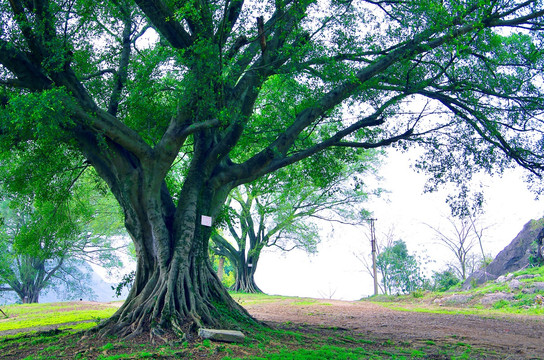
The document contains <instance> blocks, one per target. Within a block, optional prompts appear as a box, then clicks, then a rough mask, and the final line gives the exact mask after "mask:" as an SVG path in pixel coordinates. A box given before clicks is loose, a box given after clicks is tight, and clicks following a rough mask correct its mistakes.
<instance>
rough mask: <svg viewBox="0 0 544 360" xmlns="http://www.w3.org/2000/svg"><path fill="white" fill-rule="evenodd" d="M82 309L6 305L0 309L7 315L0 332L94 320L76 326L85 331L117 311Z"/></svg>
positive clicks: (76, 306) (59, 305) (57, 306)
mask: <svg viewBox="0 0 544 360" xmlns="http://www.w3.org/2000/svg"><path fill="white" fill-rule="evenodd" d="M71 304H73V303H71ZM84 309H85V306H84V305H78V304H75V305H69V306H67V305H62V304H61V303H45V304H23V305H7V306H4V307H2V310H4V312H5V313H6V314H7V315H8V318H7V319H4V318H2V319H0V331H4V330H16V329H24V328H35V327H38V326H48V325H57V324H64V323H71V322H80V321H93V320H95V323H93V322H91V323H89V324H77V328H78V329H85V328H89V327H92V326H94V325H96V322H98V321H99V320H100V319H106V318H109V317H110V316H111V315H113V313H114V312H115V311H116V310H117V307H115V306H111V307H105V306H104V307H103V308H100V309H97V310H84ZM70 327H74V325H70Z"/></svg>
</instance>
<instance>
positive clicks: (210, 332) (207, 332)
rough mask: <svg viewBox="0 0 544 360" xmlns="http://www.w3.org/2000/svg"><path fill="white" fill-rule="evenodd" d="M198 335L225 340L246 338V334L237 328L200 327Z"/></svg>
mask: <svg viewBox="0 0 544 360" xmlns="http://www.w3.org/2000/svg"><path fill="white" fill-rule="evenodd" d="M198 336H200V337H201V338H203V339H210V340H214V341H223V342H244V339H245V335H244V334H243V333H242V332H241V331H237V330H216V329H199V330H198Z"/></svg>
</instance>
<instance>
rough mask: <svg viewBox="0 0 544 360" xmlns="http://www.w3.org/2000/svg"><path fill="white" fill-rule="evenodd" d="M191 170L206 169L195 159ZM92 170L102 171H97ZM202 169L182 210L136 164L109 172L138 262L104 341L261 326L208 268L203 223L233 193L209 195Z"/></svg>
mask: <svg viewBox="0 0 544 360" xmlns="http://www.w3.org/2000/svg"><path fill="white" fill-rule="evenodd" d="M194 164H205V162H204V161H201V159H199V158H198V155H195V160H194V162H193V165H194ZM95 165H96V168H97V169H98V170H99V171H101V170H102V168H101V167H100V164H99V163H95ZM125 165H126V164H125ZM134 165H136V166H135V167H132V166H134ZM201 166H202V165H195V166H194V167H193V168H192V169H191V170H190V171H189V174H188V175H187V177H186V180H185V182H184V186H183V189H182V192H181V194H180V197H179V200H178V205H177V206H175V205H174V203H173V200H172V197H171V196H170V194H169V192H168V189H167V187H166V183H165V182H164V180H162V181H157V179H156V176H155V174H156V173H155V171H154V169H153V170H148V169H146V168H145V166H140V164H138V163H137V162H136V163H133V164H131V166H130V167H129V168H128V169H127V170H126V173H125V174H121V176H118V177H115V178H112V177H110V176H108V175H110V174H109V173H106V171H104V177H105V178H106V179H108V180H110V181H109V184H110V187H111V189H112V191H113V193H114V195H115V196H116V197H117V199H118V201H119V203H120V204H121V206H122V208H123V211H124V214H125V225H126V229H127V231H128V233H129V234H130V236H131V238H132V240H133V242H134V244H135V247H136V253H137V254H138V258H137V268H136V275H135V279H134V284H133V286H132V288H131V290H130V292H129V295H128V297H127V299H126V301H125V302H124V304H123V306H122V307H121V308H120V309H119V310H118V311H117V312H116V313H115V314H114V315H113V316H112V317H111V318H110V319H108V320H106V321H105V322H104V323H103V324H101V325H100V326H98V327H97V328H96V329H94V330H92V331H96V332H98V333H99V334H100V335H101V336H107V335H116V336H120V337H133V336H136V335H138V334H141V333H143V332H151V334H152V335H155V336H158V337H162V336H163V334H165V333H169V332H170V333H172V332H173V333H175V335H176V336H181V337H183V336H188V337H190V336H193V335H194V334H195V333H196V330H197V329H198V328H200V327H220V328H237V327H239V325H240V324H241V323H245V324H246V325H247V324H248V323H251V324H256V323H257V322H256V321H255V320H254V319H253V318H252V317H251V316H250V315H249V314H248V312H247V311H246V310H245V309H244V308H242V307H241V306H240V305H239V304H237V303H236V302H235V301H234V300H233V299H232V298H231V297H230V295H229V294H228V292H227V290H226V289H225V287H224V286H223V285H222V283H221V282H220V281H219V278H218V276H217V274H216V273H215V272H214V270H213V267H212V265H211V264H210V261H209V258H208V241H209V238H210V235H211V227H207V226H204V225H202V224H201V216H202V215H211V216H212V217H213V216H215V215H217V213H218V212H219V209H220V208H221V205H223V203H224V200H225V198H226V194H228V190H230V189H228V188H225V189H215V190H214V189H211V188H210V187H209V186H208V184H209V182H208V181H206V179H207V176H206V174H205V173H203V172H202V167H201ZM117 169H120V170H123V169H122V168H121V167H117ZM106 170H107V169H106ZM120 179H122V181H119V180H120Z"/></svg>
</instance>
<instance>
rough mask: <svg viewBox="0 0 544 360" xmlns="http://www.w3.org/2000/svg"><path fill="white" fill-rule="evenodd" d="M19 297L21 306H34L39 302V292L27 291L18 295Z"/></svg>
mask: <svg viewBox="0 0 544 360" xmlns="http://www.w3.org/2000/svg"><path fill="white" fill-rule="evenodd" d="M19 297H20V298H21V302H22V303H23V304H36V303H38V301H39V300H40V292H39V291H36V290H34V291H28V292H25V293H23V294H19Z"/></svg>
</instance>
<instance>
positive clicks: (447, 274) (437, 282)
mask: <svg viewBox="0 0 544 360" xmlns="http://www.w3.org/2000/svg"><path fill="white" fill-rule="evenodd" d="M432 279H433V288H434V289H435V290H436V291H446V290H449V289H451V288H453V287H454V286H456V285H457V284H459V283H460V282H461V279H459V278H458V277H457V275H456V274H455V271H453V270H451V269H446V270H442V271H437V272H435V273H434V274H433V275H432Z"/></svg>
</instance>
